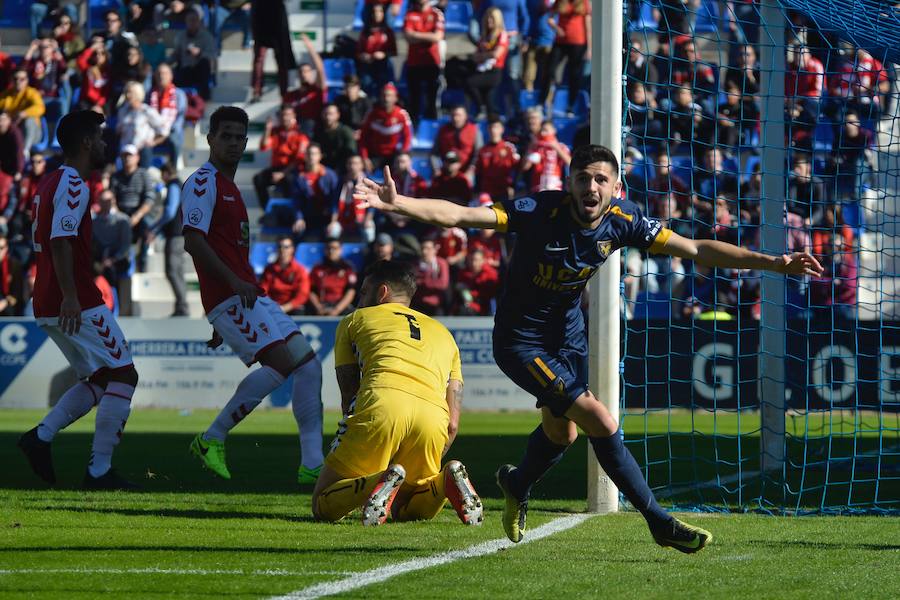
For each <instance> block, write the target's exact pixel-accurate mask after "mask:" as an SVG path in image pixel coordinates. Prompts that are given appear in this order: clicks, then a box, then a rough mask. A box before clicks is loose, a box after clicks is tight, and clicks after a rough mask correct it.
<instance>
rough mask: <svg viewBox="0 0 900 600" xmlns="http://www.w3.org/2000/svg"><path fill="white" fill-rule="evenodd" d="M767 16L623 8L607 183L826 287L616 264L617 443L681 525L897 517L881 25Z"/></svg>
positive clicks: (878, 5)
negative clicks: (620, 128) (618, 177)
mask: <svg viewBox="0 0 900 600" xmlns="http://www.w3.org/2000/svg"><path fill="white" fill-rule="evenodd" d="M766 2H770V0H765V1H764V2H756V1H754V0H749V1H738V0H735V1H733V2H731V1H729V2H717V1H715V0H652V1H649V2H636V3H634V4H632V5H629V6H626V10H627V21H628V24H627V35H626V38H625V43H626V46H627V48H626V54H627V60H626V79H625V81H626V88H625V90H624V95H625V97H626V100H625V111H624V113H625V128H624V140H623V142H624V143H623V148H624V149H625V150H624V158H623V165H624V169H623V171H624V179H625V184H626V187H627V190H628V196H629V198H630V199H631V200H633V201H635V202H637V203H638V204H640V205H641V206H642V207H643V208H644V210H645V211H646V212H647V213H648V214H651V215H654V216H656V217H658V218H660V219H662V220H664V221H665V223H666V225H667V226H668V227H669V228H671V229H673V230H674V231H676V232H677V233H679V234H681V235H684V236H687V237H693V238H707V239H718V240H724V241H728V242H732V243H735V244H739V245H741V246H743V247H745V248H749V249H752V250H763V251H767V252H769V253H772V252H773V251H780V250H783V251H785V252H792V251H800V250H808V251H810V252H811V253H813V254H814V255H815V256H816V257H817V258H818V260H819V261H820V262H821V263H822V264H823V266H824V268H825V271H824V275H823V276H822V277H793V276H792V277H788V278H786V280H785V279H784V278H780V280H779V281H778V282H775V284H774V287H773V283H772V280H769V279H768V278H769V277H770V276H768V275H763V274H762V273H761V272H758V271H753V270H742V271H740V270H731V269H721V268H720V269H709V268H705V267H702V266H700V265H697V264H692V263H690V262H689V261H683V260H678V259H670V258H668V257H662V256H654V255H648V254H646V253H642V252H639V251H630V252H629V253H627V254H625V255H624V256H623V264H624V273H625V276H624V279H623V316H624V319H625V327H624V336H623V337H624V346H625V358H624V362H623V378H622V385H623V394H622V408H623V415H624V429H625V434H626V441H627V443H628V445H629V447H630V449H631V451H632V452H633V453H634V454H635V456H636V458H637V459H638V461H639V462H640V463H641V464H643V465H645V469H646V475H647V478H648V481H649V482H650V484H651V486H652V487H653V488H654V490H655V492H656V493H657V494H658V496H660V497H661V498H662V499H664V500H666V501H667V502H668V503H669V504H670V505H674V506H677V507H680V508H691V509H701V510H763V511H771V512H776V513H791V514H804V513H847V512H857V511H859V512H891V513H898V512H900V305H898V294H900V289H898V287H897V282H898V281H900V279H898V266H900V265H898V263H897V259H898V247H900V245H898V243H897V242H898V241H900V240H898V235H900V230H898V228H897V225H898V214H900V204H898V201H897V199H898V176H900V160H898V158H900V120H898V119H897V115H898V110H900V106H898V105H900V102H898V100H900V97H898V92H897V90H898V88H897V69H896V66H895V62H900V43H898V42H900V10H898V9H895V8H894V7H893V6H891V5H889V4H887V3H883V2H872V1H867V0H866V1H864V0H852V1H850V2H837V1H825V0H822V1H806V2H803V1H785V2H781V3H776V4H766ZM782 88H783V92H782ZM776 203H777V204H776ZM760 382H762V383H760ZM782 400H783V402H782Z"/></svg>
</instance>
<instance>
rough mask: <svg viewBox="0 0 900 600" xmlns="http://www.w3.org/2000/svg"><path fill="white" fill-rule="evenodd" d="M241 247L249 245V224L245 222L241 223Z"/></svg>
mask: <svg viewBox="0 0 900 600" xmlns="http://www.w3.org/2000/svg"><path fill="white" fill-rule="evenodd" d="M239 243H240V244H241V246H249V245H250V223H248V222H247V221H241V239H240V242H239Z"/></svg>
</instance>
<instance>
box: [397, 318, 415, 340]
mask: <svg viewBox="0 0 900 600" xmlns="http://www.w3.org/2000/svg"><path fill="white" fill-rule="evenodd" d="M394 314H395V315H400V316H401V317H404V318H406V320H407V321H409V337H411V338H412V339H414V340H421V339H422V330H421V329H420V328H419V323H418V322H416V317H415V316H413V315H408V314H406V313H401V312H398V313H394Z"/></svg>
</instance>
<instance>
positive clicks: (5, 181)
mask: <svg viewBox="0 0 900 600" xmlns="http://www.w3.org/2000/svg"><path fill="white" fill-rule="evenodd" d="M24 149H25V142H24V141H23V139H22V131H21V130H20V129H19V128H18V127H15V126H14V125H13V122H12V119H11V118H10V116H9V114H8V113H4V112H0V214H2V213H6V211H7V210H8V209H9V207H10V204H11V203H10V199H11V198H12V191H13V183H14V182H17V181H19V180H21V179H22V171H24V170H25V154H24ZM10 212H11V211H10Z"/></svg>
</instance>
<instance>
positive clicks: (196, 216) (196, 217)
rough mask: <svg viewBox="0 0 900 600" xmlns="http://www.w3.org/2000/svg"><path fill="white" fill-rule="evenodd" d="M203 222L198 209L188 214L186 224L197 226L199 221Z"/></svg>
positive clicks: (201, 212)
mask: <svg viewBox="0 0 900 600" xmlns="http://www.w3.org/2000/svg"><path fill="white" fill-rule="evenodd" d="M202 220H203V211H202V210H200V209H199V208H195V209H194V210H192V211H191V212H190V213H188V222H189V223H190V224H191V225H197V224H199V223H200V221H202Z"/></svg>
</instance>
